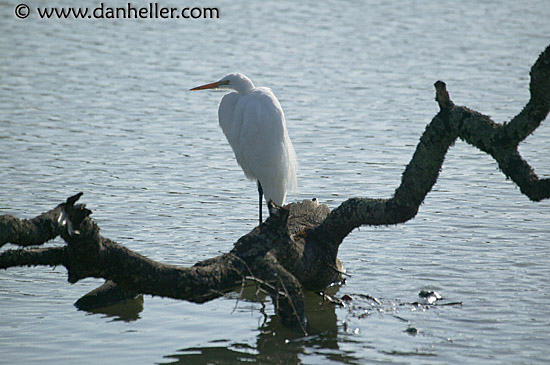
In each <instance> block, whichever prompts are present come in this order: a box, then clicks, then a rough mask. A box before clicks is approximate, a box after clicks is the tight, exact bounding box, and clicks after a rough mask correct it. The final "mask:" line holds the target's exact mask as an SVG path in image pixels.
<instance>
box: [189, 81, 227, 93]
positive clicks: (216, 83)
mask: <svg viewBox="0 0 550 365" xmlns="http://www.w3.org/2000/svg"><path fill="white" fill-rule="evenodd" d="M219 86H220V83H219V82H217V81H216V82H212V83H210V84H206V85H202V86H197V87H194V88H192V89H189V91H194V90H206V89H216V88H218V87H219Z"/></svg>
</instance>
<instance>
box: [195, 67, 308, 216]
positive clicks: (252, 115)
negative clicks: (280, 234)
mask: <svg viewBox="0 0 550 365" xmlns="http://www.w3.org/2000/svg"><path fill="white" fill-rule="evenodd" d="M205 89H232V90H235V91H236V92H232V93H229V94H227V95H225V96H224V97H223V98H222V100H221V101H220V105H219V107H218V119H219V123H220V127H221V128H222V131H223V133H224V134H225V137H227V141H228V142H229V144H230V145H231V148H232V149H233V152H234V153H235V157H236V158H237V162H238V164H239V165H240V166H241V168H242V169H243V171H244V174H245V175H246V177H248V178H249V179H251V180H255V181H256V182H257V185H258V194H259V197H260V199H259V202H260V209H259V211H260V224H261V223H262V195H265V199H266V201H267V202H269V201H272V202H273V203H275V204H277V205H279V206H281V205H283V203H284V201H285V197H286V192H287V190H292V189H293V188H295V187H296V170H297V160H296V154H295V152H294V147H293V146H292V142H291V141H290V138H289V137H288V131H287V130H286V122H285V115H284V113H283V108H281V104H280V103H279V101H278V100H277V98H276V97H275V95H273V93H272V92H271V89H269V88H266V87H254V84H253V83H252V81H251V80H250V79H249V78H248V77H246V76H245V75H243V74H239V73H237V74H229V75H227V76H225V77H224V78H222V79H221V80H219V81H216V82H213V83H210V84H206V85H202V86H198V87H195V88H193V89H191V90H205Z"/></svg>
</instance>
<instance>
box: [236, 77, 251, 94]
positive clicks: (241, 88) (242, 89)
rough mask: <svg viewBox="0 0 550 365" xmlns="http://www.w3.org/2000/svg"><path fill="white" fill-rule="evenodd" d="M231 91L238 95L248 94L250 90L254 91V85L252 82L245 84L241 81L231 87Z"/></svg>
mask: <svg viewBox="0 0 550 365" xmlns="http://www.w3.org/2000/svg"><path fill="white" fill-rule="evenodd" d="M233 89H234V90H235V91H236V92H238V93H239V94H248V93H250V92H251V91H252V90H254V84H253V83H252V81H248V82H246V81H245V80H243V82H240V83H239V84H238V85H235V86H233Z"/></svg>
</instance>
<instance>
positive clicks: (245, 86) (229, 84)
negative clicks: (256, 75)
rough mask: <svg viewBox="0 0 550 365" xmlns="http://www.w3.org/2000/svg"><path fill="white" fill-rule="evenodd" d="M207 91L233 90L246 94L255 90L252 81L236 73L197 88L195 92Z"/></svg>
mask: <svg viewBox="0 0 550 365" xmlns="http://www.w3.org/2000/svg"><path fill="white" fill-rule="evenodd" d="M206 89H232V90H235V91H237V92H239V93H243V94H246V93H248V92H250V91H251V90H252V89H254V84H253V83H252V81H251V80H250V79H249V78H248V77H246V76H245V75H243V74H239V73H235V74H229V75H227V76H225V77H224V78H222V79H221V80H219V81H216V82H212V83H210V84H206V85H202V86H197V87H194V88H192V89H190V90H191V91H193V90H206Z"/></svg>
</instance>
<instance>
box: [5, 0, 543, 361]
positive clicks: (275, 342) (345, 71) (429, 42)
mask: <svg viewBox="0 0 550 365" xmlns="http://www.w3.org/2000/svg"><path fill="white" fill-rule="evenodd" d="M121 3H122V4H124V3H123V2H121ZM16 4H18V2H16V1H11V0H10V1H1V2H0V181H1V188H0V214H12V215H15V216H18V217H21V218H30V217H33V216H35V215H38V214H39V213H41V212H44V211H47V210H49V209H51V208H53V207H54V206H55V205H57V204H58V203H59V202H61V201H63V200H65V199H66V198H67V197H68V196H69V195H72V194H74V193H76V192H79V191H82V192H84V196H83V198H82V201H83V202H85V203H87V205H88V207H89V208H90V209H92V210H93V212H94V213H93V218H94V220H95V221H96V222H97V223H98V224H99V226H100V227H101V230H102V234H103V235H104V236H105V237H109V238H111V239H114V240H116V241H117V242H119V243H120V244H123V245H125V246H126V247H128V248H130V249H132V250H135V251H137V252H139V253H141V254H144V255H146V256H148V257H150V258H152V259H155V260H159V261H162V262H166V263H171V264H178V265H192V264H193V263H195V262H196V261H198V260H202V259H205V258H208V257H212V256H215V255H218V254H219V253H221V252H226V251H228V250H230V249H231V247H232V244H233V243H234V242H235V241H236V240H237V239H238V238H239V237H240V236H242V235H243V234H245V233H247V232H248V231H250V230H251V229H252V228H253V227H254V226H255V224H256V219H257V218H256V212H257V210H256V205H255V204H256V198H257V196H256V191H255V186H254V184H253V183H252V182H250V181H247V180H246V179H245V177H244V175H243V173H242V172H241V170H240V168H239V167H238V165H237V164H236V162H235V161H234V157H233V155H232V151H231V149H230V147H229V146H228V144H227V143H226V141H225V138H224V136H223V134H222V132H221V130H220V129H219V127H218V125H217V104H218V101H219V99H220V98H221V96H222V95H223V94H222V93H219V92H200V93H197V92H194V93H190V92H188V89H189V88H190V87H193V86H197V85H200V84H203V83H206V82H212V81H215V80H217V79H219V78H221V77H222V76H224V75H225V74H227V73H230V72H235V71H238V72H243V73H245V74H247V75H248V76H250V77H251V78H252V80H253V81H254V82H255V83H256V85H261V86H269V87H271V88H272V89H273V91H274V92H275V94H276V95H277V96H278V98H279V100H280V102H281V104H282V106H283V108H284V110H285V113H286V117H287V124H288V129H289V134H290V137H291V139H292V140H293V143H294V146H295V149H296V153H297V155H298V158H299V162H300V172H299V176H298V180H299V188H298V190H297V191H296V192H293V193H290V194H289V195H288V197H287V201H298V200H302V199H311V198H313V197H317V198H318V199H319V200H320V201H321V202H322V203H325V204H328V206H329V207H330V208H335V207H336V206H338V204H340V203H341V202H342V201H344V200H345V199H346V198H348V197H353V196H365V197H366V196H368V197H388V196H390V195H391V194H392V192H393V191H394V189H395V188H396V187H397V186H398V183H399V181H400V175H401V173H402V171H403V169H404V167H405V166H406V164H407V163H408V161H409V160H410V158H411V156H412V153H413V152H414V148H415V146H416V143H417V142H418V139H419V137H420V135H421V133H422V132H423V130H424V128H425V125H426V124H427V123H428V122H429V121H430V120H431V118H432V117H433V116H434V115H435V114H436V113H437V111H438V108H437V104H436V103H435V102H434V89H433V83H434V82H435V81H436V80H438V79H441V80H444V81H445V82H446V83H447V85H448V89H449V91H450V94H451V97H452V99H453V100H454V101H455V103H457V104H461V105H466V106H468V107H470V108H472V109H475V110H478V111H480V112H482V113H485V114H488V115H490V116H491V117H492V118H493V119H494V120H495V121H497V122H503V121H506V120H509V119H511V118H512V117H513V116H514V115H515V114H517V113H518V112H519V111H520V110H521V108H522V107H523V106H524V104H525V102H526V101H527V100H528V96H529V94H528V83H529V69H530V67H531V65H532V64H533V62H534V61H535V60H536V58H537V56H538V55H539V53H540V52H541V51H542V50H543V49H544V48H545V47H546V46H547V45H548V44H549V43H550V21H549V19H550V6H548V2H547V1H546V0H538V1H524V2H518V1H486V2H479V1H469V0H468V1H461V2H457V1H437V2H435V1H401V2H393V3H392V2H388V1H366V2H336V1H329V2H323V3H320V2H314V1H304V2H300V3H294V2H290V1H277V2H269V3H267V2H241V1H238V2H236V1H232V2H229V1H218V2H215V3H208V4H206V3H204V4H203V2H201V3H200V4H199V3H189V4H186V5H190V6H207V5H208V6H217V7H218V8H219V9H220V15H221V16H220V18H219V19H196V20H183V19H180V20H176V19H172V20H160V19H149V20H135V19H134V20H129V19H127V20H105V19H104V20H88V19H86V20H75V19H70V20H40V19H38V17H37V15H36V14H35V13H31V14H30V16H29V18H27V19H25V20H21V19H17V18H16V17H15V16H14V7H15V5H16ZM115 4H119V3H111V5H115ZM146 4H147V3H143V4H141V3H136V5H146ZM41 5H44V6H45V5H49V6H56V5H57V6H61V5H64V6H70V5H75V4H74V3H73V2H69V1H55V2H53V1H52V2H50V3H48V4H43V2H32V4H31V3H30V2H29V6H31V10H32V8H33V6H34V7H36V6H41ZM96 5H97V4H95V3H93V2H92V3H90V4H89V6H91V7H93V6H96ZM166 5H172V4H169V3H167V4H166ZM175 5H180V6H181V4H175ZM549 140H550V129H549V127H548V123H547V122H545V123H543V125H542V126H541V127H540V128H539V129H538V130H537V131H536V132H535V133H534V135H532V136H530V137H529V138H528V139H527V140H526V141H525V142H523V143H522V144H521V147H520V151H521V153H522V155H523V156H524V157H525V158H526V159H527V160H528V161H529V163H530V164H531V165H532V166H533V167H534V168H535V170H536V172H537V173H538V174H539V176H541V177H549V176H550V158H549V151H548V141H549ZM549 204H550V203H549V202H548V201H545V202H541V203H532V202H530V201H529V200H528V199H527V198H526V197H525V196H523V195H522V194H521V193H520V192H519V189H518V188H517V187H516V186H515V185H514V184H513V183H512V182H511V181H508V180H506V178H505V177H504V176H503V174H502V173H500V172H499V170H498V168H497V165H496V163H495V162H494V161H493V160H492V159H491V158H490V157H488V156H487V155H485V154H483V153H481V152H479V151H477V150H475V149H473V148H471V147H470V146H468V145H466V144H465V143H463V142H461V141H458V142H457V143H456V144H455V146H453V147H452V148H451V149H450V150H449V153H448V156H447V158H446V161H445V163H444V165H443V168H442V172H441V176H440V178H439V180H438V182H437V183H436V185H435V186H434V189H433V191H432V192H431V193H430V194H429V195H428V196H427V198H426V200H425V202H424V204H423V205H422V206H421V208H420V211H419V213H418V215H417V216H416V217H415V218H414V219H413V220H412V221H409V222H407V223H405V224H402V225H399V226H391V227H376V228H373V227H363V228H361V229H359V230H356V231H354V232H353V233H352V234H351V235H350V236H349V237H348V238H347V239H346V240H345V242H344V244H343V245H342V246H341V248H340V254H339V257H340V259H341V260H342V261H343V262H344V264H345V266H346V268H347V270H348V272H349V273H350V274H351V277H349V278H348V279H347V283H346V285H344V286H343V287H341V288H340V289H339V291H338V293H337V295H338V296H342V295H345V294H347V295H350V296H351V297H353V298H354V301H352V302H351V304H350V305H349V306H348V307H346V308H336V309H330V308H329V309H326V306H320V305H318V304H316V303H317V302H316V301H318V299H316V298H315V297H313V299H310V302H311V303H314V304H313V305H312V309H310V313H309V315H310V322H311V326H312V327H311V328H310V332H311V336H309V337H301V336H299V335H297V334H295V333H292V332H289V331H286V330H285V329H284V328H281V327H280V326H279V325H278V323H277V319H276V317H273V308H272V305H271V303H270V301H269V300H267V301H265V302H258V301H249V300H237V298H238V295H237V294H233V295H230V296H229V297H228V298H221V299H217V300H214V301H212V302H209V303H206V304H203V305H197V304H192V303H187V302H182V301H176V300H171V299H162V298H152V297H149V296H145V298H144V303H143V308H141V303H140V302H139V301H138V302H136V303H133V304H129V306H130V307H131V306H132V305H134V306H137V307H138V309H136V308H125V309H124V308H123V309H122V312H121V313H125V311H126V310H127V311H128V312H130V314H120V313H118V312H117V313H118V314H117V313H115V314H109V313H96V314H92V313H87V312H82V311H77V310H76V309H75V308H74V307H73V303H74V301H76V300H77V299H78V298H79V297H80V296H81V295H83V294H84V293H86V292H88V291H90V290H92V289H94V288H95V287H97V286H98V285H100V284H101V283H102V281H101V280H95V279H86V280H83V281H81V282H79V283H77V284H75V285H70V284H69V283H68V282H67V280H66V278H67V275H66V271H65V269H64V268H63V267H57V268H49V267H34V268H12V269H9V270H7V271H0V358H1V359H2V362H3V363H4V362H5V363H56V364H69V363H84V364H85V363H91V364H94V363H110V362H112V361H113V359H117V360H116V361H117V362H118V361H120V362H124V363H135V364H142V363H143V364H151V363H171V362H174V361H177V360H178V359H179V360H180V361H182V363H189V362H191V363H192V362H198V363H201V362H204V363H208V362H215V361H219V362H226V363H233V362H237V361H245V362H255V361H256V362H267V363H269V362H275V363H276V362H283V361H284V362H285V363H305V364H318V363H331V362H335V363H338V362H344V363H375V362H382V363H400V364H401V363H427V364H439V363H545V362H547V361H548V359H550V339H549V334H550V330H549V328H550V319H549V318H550V284H549V278H550V244H549V238H550V226H549V218H550V209H549V207H550V205H549ZM61 244H63V243H62V242H61V241H60V240H55V241H53V242H51V243H48V244H47V247H52V246H57V245H61ZM6 248H13V246H8V247H5V248H3V249H6ZM421 289H432V290H437V291H438V292H440V293H441V294H442V295H443V297H444V300H443V302H446V303H451V302H462V306H459V305H452V306H437V307H433V306H432V307H425V306H421V307H416V306H413V305H409V304H408V303H411V302H414V301H417V300H418V299H419V298H418V296H417V294H418V292H419V291H420V290H421ZM360 294H364V295H371V296H374V297H377V298H379V300H380V302H381V303H382V304H381V305H380V306H378V305H375V304H374V303H373V302H372V301H370V300H367V299H365V297H361V296H360ZM317 307H318V308H319V309H318V310H316V308H317ZM119 310H121V309H119ZM314 317H319V318H316V319H315V318H314ZM408 328H415V329H417V330H418V332H417V333H416V335H414V334H413V333H412V332H411V331H406V330H407V329H408Z"/></svg>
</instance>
